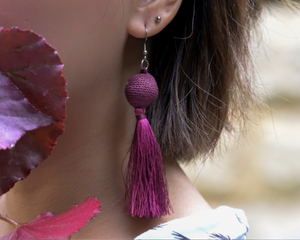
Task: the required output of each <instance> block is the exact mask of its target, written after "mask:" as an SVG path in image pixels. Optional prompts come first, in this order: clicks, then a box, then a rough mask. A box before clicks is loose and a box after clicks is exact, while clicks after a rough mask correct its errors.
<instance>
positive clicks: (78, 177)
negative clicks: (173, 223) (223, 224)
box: [0, 0, 210, 239]
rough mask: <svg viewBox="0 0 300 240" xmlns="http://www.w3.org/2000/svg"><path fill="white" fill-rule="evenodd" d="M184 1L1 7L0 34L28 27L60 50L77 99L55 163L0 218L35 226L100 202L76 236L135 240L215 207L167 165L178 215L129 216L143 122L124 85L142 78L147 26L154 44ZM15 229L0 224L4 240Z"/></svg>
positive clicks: (22, 185)
mask: <svg viewBox="0 0 300 240" xmlns="http://www.w3.org/2000/svg"><path fill="white" fill-rule="evenodd" d="M180 2H181V1H179V0H156V1H148V0H88V1H83V0H43V1H42V0H0V26H3V27H4V28H10V27H13V26H17V27H19V28H20V29H31V30H33V31H34V32H36V33H38V34H40V35H41V36H43V37H45V38H46V40H47V42H48V43H49V44H50V45H52V46H53V47H54V48H55V49H56V50H57V51H58V53H59V55H60V57H61V59H62V61H63V63H64V64H65V67H64V69H63V74H64V76H65V78H66V79H67V81H68V92H69V96H70V99H69V100H68V103H67V114H68V118H67V120H66V131H65V133H64V134H63V135H62V136H61V137H60V138H59V139H58V145H57V146H56V147H55V149H54V151H53V153H52V155H51V157H50V158H49V159H47V160H46V161H45V162H43V163H42V164H41V165H40V166H39V167H38V168H37V169H35V170H33V171H32V172H31V174H30V175H29V177H28V178H27V179H26V180H24V181H20V182H18V183H17V184H16V185H15V187H14V188H13V189H12V190H10V191H9V192H8V193H7V194H6V195H4V196H2V197H1V198H0V212H1V213H2V214H7V215H8V216H10V217H11V218H13V219H15V220H16V221H19V222H30V221H32V220H34V219H35V218H36V216H37V215H39V214H41V213H44V212H46V211H52V212H54V213H55V214H60V213H62V212H64V211H66V210H68V209H70V207H71V206H72V205H73V204H75V203H81V202H83V201H84V200H85V199H86V198H87V197H89V196H96V197H97V198H98V199H99V200H100V201H101V202H102V213H101V214H100V215H99V216H97V217H96V219H95V220H93V221H91V222H90V223H89V224H88V225H87V226H86V227H85V228H83V229H82V230H81V231H80V233H78V234H75V235H74V236H73V238H74V239H76V238H78V239H80V238H81V239H83V238H84V239H95V238H105V239H109V238H112V239H118V238H122V239H124V238H126V239H132V238H134V237H135V236H137V235H138V234H140V233H142V232H144V231H146V230H148V229H149V228H151V227H154V226H156V225H157V224H159V223H163V222H166V221H169V220H171V219H175V218H178V217H183V216H188V215H190V214H193V213H194V212H195V211H198V210H201V209H207V208H210V207H209V205H208V204H207V203H206V202H205V200H204V199H203V198H202V196H201V195H200V194H199V193H198V191H197V190H196V189H195V188H194V187H193V185H192V184H191V183H190V182H189V180H188V179H187V177H186V176H185V175H184V173H183V172H182V170H181V168H180V167H179V166H178V164H177V163H175V162H167V163H166V164H165V168H166V173H167V179H168V184H169V193H170V200H171V202H172V206H173V209H174V213H173V214H171V215H170V216H166V217H162V218H159V219H150V220H149V219H138V218H132V217H130V216H128V215H127V214H126V213H124V212H123V201H124V198H123V196H124V181H123V174H124V168H125V167H124V166H126V162H127V161H128V159H127V158H128V155H127V152H128V149H129V147H130V142H131V139H132V135H133V132H134V127H135V122H136V120H135V116H134V110H133V108H132V107H131V106H130V105H129V104H128V102H127V101H126V98H125V94H124V89H125V85H126V82H127V80H128V79H129V77H130V76H132V75H134V74H136V73H138V72H139V70H140V69H139V68H140V60H141V57H142V51H143V43H144V40H143V39H142V38H143V37H144V35H145V29H144V26H145V25H147V27H148V29H149V30H148V31H149V36H152V35H155V34H156V33H158V32H159V31H161V30H162V29H163V28H164V27H165V26H166V25H167V24H168V22H170V21H171V20H172V18H173V17H174V15H175V14H176V12H177V10H178V7H179V6H180ZM157 15H160V16H162V19H163V21H162V22H161V23H160V24H157V23H155V16H157ZM138 38H141V39H138ZM123 162H124V164H123ZM122 164H123V165H122ZM122 166H123V168H122ZM183 196H184V197H183ZM12 230H13V229H12V227H11V226H9V225H8V224H6V223H5V222H2V221H0V237H1V236H4V235H6V234H8V233H9V232H10V231H12Z"/></svg>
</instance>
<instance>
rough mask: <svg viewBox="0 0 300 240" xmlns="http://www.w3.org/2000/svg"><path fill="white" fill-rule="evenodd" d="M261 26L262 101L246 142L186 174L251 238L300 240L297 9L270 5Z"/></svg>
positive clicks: (257, 51) (256, 50) (257, 47)
mask: <svg viewBox="0 0 300 240" xmlns="http://www.w3.org/2000/svg"><path fill="white" fill-rule="evenodd" d="M260 28H261V30H262V33H261V38H259V39H258V41H256V42H255V43H254V44H253V56H254V59H255V65H256V72H257V75H258V83H257V85H258V86H257V87H258V89H257V90H258V92H259V94H260V97H261V98H262V102H261V104H260V105H259V110H257V111H256V113H254V115H253V119H255V121H254V122H251V123H250V124H249V125H248V128H247V130H248V133H247V136H246V138H245V139H238V140H236V141H235V142H234V141H231V142H229V143H228V144H227V147H226V149H225V147H222V148H221V150H220V151H219V152H220V154H216V155H215V156H214V157H213V158H212V159H210V160H211V161H207V162H206V163H205V164H199V165H191V166H189V167H184V169H185V171H186V173H187V174H188V176H189V178H190V179H191V181H192V182H193V183H194V184H195V186H197V188H198V189H199V191H200V192H201V193H202V194H203V196H204V197H205V198H206V199H207V200H208V202H209V203H210V204H211V206H212V207H213V208H215V207H218V206H220V205H229V206H231V207H235V208H242V209H244V211H245V212H246V215H247V216H248V221H249V224H250V232H249V234H248V238H249V239H255V238H256V239H270V238H271V239H274V238H279V239H300V10H297V9H293V10H291V9H289V8H288V7H286V6H284V5H279V4H274V3H273V2H272V1H270V2H268V4H267V7H266V8H265V10H264V11H263V16H262V21H261V26H260ZM258 42H259V43H258ZM254 112H255V111H254ZM258 115H259V116H258Z"/></svg>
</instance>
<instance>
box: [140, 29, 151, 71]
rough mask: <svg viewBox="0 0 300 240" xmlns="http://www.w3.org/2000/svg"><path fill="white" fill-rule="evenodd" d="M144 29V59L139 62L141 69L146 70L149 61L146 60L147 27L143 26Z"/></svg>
mask: <svg viewBox="0 0 300 240" xmlns="http://www.w3.org/2000/svg"><path fill="white" fill-rule="evenodd" d="M145 31H146V38H145V42H144V52H143V55H144V59H143V60H142V62H141V69H146V70H147V69H148V67H149V62H148V60H147V54H148V51H147V40H148V29H147V27H145Z"/></svg>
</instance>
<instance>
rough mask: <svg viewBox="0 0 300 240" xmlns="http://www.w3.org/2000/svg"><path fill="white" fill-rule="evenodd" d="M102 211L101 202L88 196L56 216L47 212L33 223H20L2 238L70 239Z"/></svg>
mask: <svg viewBox="0 0 300 240" xmlns="http://www.w3.org/2000/svg"><path fill="white" fill-rule="evenodd" d="M100 212H101V203H100V202H99V201H98V200H97V198H88V199H87V200H85V201H84V202H83V203H82V204H80V205H79V206H77V205H75V206H73V207H72V208H71V209H70V210H69V211H67V212H65V213H63V214H61V215H58V216H54V214H53V213H51V212H47V213H44V214H41V215H39V216H38V217H37V218H36V219H35V220H34V221H33V222H31V223H27V224H20V226H19V227H18V228H17V229H16V230H15V231H14V232H13V233H11V234H9V235H7V236H5V237H2V238H0V240H10V239H24V240H25V239H70V237H71V235H72V234H73V233H76V232H78V231H79V229H80V228H82V227H84V226H85V225H86V224H87V223H88V222H89V220H90V219H93V218H95V216H96V215H97V214H99V213H100Z"/></svg>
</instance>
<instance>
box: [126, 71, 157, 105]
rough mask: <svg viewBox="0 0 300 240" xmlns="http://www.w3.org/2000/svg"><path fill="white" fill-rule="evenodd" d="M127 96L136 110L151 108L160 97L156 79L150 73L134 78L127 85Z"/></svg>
mask: <svg viewBox="0 0 300 240" xmlns="http://www.w3.org/2000/svg"><path fill="white" fill-rule="evenodd" d="M125 95H126V98H127V100H128V102H129V103H130V104H131V105H132V106H133V107H134V108H142V107H144V108H146V107H149V106H150V105H151V104H153V103H154V102H155V100H156V99H157V97H158V87H157V84H156V81H155V79H154V77H153V76H152V75H151V74H149V73H140V74H136V75H134V76H132V77H131V78H130V79H129V81H128V83H127V85H126V89H125Z"/></svg>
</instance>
